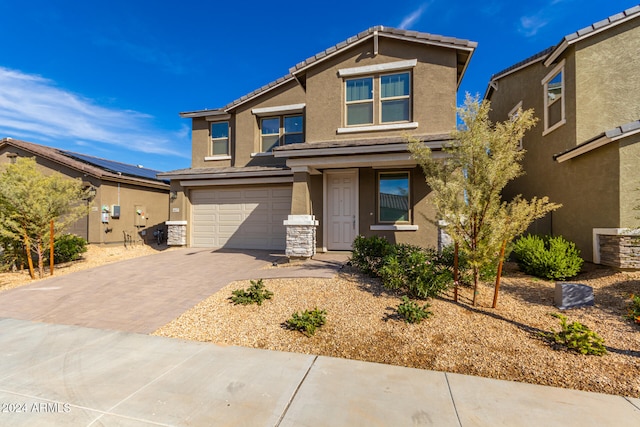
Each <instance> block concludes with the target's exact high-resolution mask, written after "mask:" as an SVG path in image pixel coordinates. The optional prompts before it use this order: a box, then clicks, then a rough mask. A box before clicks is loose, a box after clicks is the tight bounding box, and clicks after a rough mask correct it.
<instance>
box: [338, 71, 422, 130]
mask: <svg viewBox="0 0 640 427" xmlns="http://www.w3.org/2000/svg"><path fill="white" fill-rule="evenodd" d="M345 85H346V97H345V101H346V116H347V118H346V123H347V126H357V125H373V124H385V123H398V122H408V121H409V120H411V112H410V108H411V79H410V74H409V73H408V72H404V73H396V74H383V75H380V76H376V77H360V78H356V79H348V80H346V81H345ZM376 87H377V89H376Z"/></svg>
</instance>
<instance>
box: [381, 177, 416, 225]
mask: <svg viewBox="0 0 640 427" xmlns="http://www.w3.org/2000/svg"><path fill="white" fill-rule="evenodd" d="M409 206H410V205H409V172H380V173H378V221H379V222H381V223H398V222H409V221H410V209H409Z"/></svg>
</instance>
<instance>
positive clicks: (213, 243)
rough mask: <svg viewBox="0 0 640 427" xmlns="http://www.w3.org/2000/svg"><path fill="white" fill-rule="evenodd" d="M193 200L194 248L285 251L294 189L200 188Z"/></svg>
mask: <svg viewBox="0 0 640 427" xmlns="http://www.w3.org/2000/svg"><path fill="white" fill-rule="evenodd" d="M189 198H190V200H191V224H192V226H191V240H190V241H191V246H192V247H207V248H230V249H270V250H284V249H285V244H286V229H285V227H284V225H283V221H284V220H286V219H287V216H288V215H289V214H290V213H291V186H288V185H280V186H255V185H252V186H242V187H228V188H202V189H200V188H197V189H193V190H191V191H190V193H189Z"/></svg>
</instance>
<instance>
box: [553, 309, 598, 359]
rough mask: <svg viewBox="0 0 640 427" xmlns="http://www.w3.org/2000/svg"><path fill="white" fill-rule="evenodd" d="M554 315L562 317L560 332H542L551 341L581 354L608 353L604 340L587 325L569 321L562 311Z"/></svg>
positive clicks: (596, 354)
mask: <svg viewBox="0 0 640 427" xmlns="http://www.w3.org/2000/svg"><path fill="white" fill-rule="evenodd" d="M551 315H552V316H553V317H556V318H558V319H560V328H561V331H560V332H548V333H545V332H542V333H541V335H542V336H543V337H545V338H546V339H548V340H549V341H551V342H553V343H555V344H559V345H561V346H564V347H566V348H568V349H570V350H574V351H577V352H578V353H580V354H592V355H595V356H602V355H603V354H606V353H607V349H606V348H605V346H604V340H603V339H602V338H601V337H600V336H599V335H598V334H596V333H595V332H593V331H592V330H591V329H589V328H588V327H587V326H585V325H583V324H582V323H580V322H573V323H570V324H569V323H567V316H565V315H562V314H560V313H552V314H551Z"/></svg>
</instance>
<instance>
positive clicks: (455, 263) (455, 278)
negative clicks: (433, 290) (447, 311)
mask: <svg viewBox="0 0 640 427" xmlns="http://www.w3.org/2000/svg"><path fill="white" fill-rule="evenodd" d="M453 300H454V301H455V302H458V242H454V243H453Z"/></svg>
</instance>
